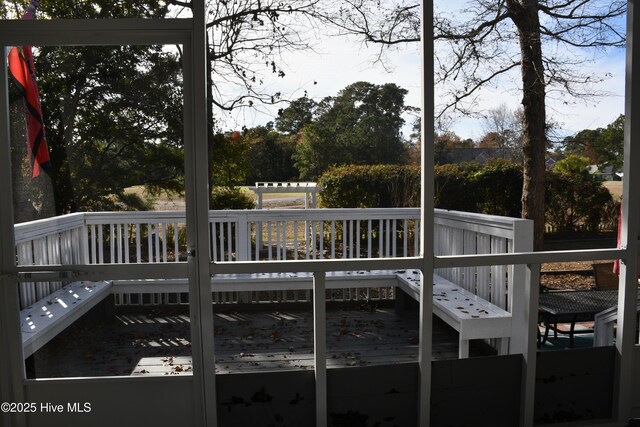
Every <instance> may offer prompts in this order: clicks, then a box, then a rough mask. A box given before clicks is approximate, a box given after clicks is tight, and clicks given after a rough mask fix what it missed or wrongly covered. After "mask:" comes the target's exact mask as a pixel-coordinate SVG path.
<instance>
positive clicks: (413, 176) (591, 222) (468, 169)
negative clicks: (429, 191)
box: [319, 160, 614, 232]
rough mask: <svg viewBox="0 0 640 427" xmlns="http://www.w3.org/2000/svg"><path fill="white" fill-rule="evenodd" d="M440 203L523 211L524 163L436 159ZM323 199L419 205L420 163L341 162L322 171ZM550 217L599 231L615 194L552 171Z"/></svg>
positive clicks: (559, 224)
mask: <svg viewBox="0 0 640 427" xmlns="http://www.w3.org/2000/svg"><path fill="white" fill-rule="evenodd" d="M434 172H435V177H434V203H435V206H436V207H437V208H442V209H449V210H460V211H467V212H478V213H485V214H491V215H502V216H511V217H519V216H520V211H521V209H522V201H521V200H522V169H521V166H520V165H517V164H514V163H510V162H507V161H504V160H492V161H489V162H488V163H487V164H484V165H480V164H477V163H469V164H462V165H452V164H448V165H437V166H436V167H435V170H434ZM319 184H320V185H321V186H322V187H323V190H322V193H321V203H322V206H324V207H329V208H376V207H416V206H420V169H419V168H417V167H412V166H387V165H385V166H341V167H334V168H332V169H330V170H329V171H327V172H326V173H325V174H324V175H322V176H321V178H320V180H319ZM545 203H546V222H547V224H549V225H550V226H551V227H552V228H553V229H556V230H561V231H569V232H574V231H578V230H580V231H585V230H587V231H598V229H599V228H601V227H603V226H604V225H606V223H607V222H611V221H609V217H608V216H609V215H610V214H609V213H610V212H612V211H614V208H612V207H611V205H612V203H613V201H612V198H611V195H610V194H609V192H608V191H607V189H606V188H604V187H603V186H602V185H601V184H600V183H598V182H596V181H595V180H593V179H592V178H591V176H589V175H584V174H582V175H574V174H558V173H553V172H548V173H547V177H546V200H545Z"/></svg>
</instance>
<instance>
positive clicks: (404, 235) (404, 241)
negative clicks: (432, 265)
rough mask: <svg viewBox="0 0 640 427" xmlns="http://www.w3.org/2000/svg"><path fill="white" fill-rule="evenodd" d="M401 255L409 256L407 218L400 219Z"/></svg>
mask: <svg viewBox="0 0 640 427" xmlns="http://www.w3.org/2000/svg"><path fill="white" fill-rule="evenodd" d="M402 256H403V257H407V256H409V220H408V219H404V220H403V221H402Z"/></svg>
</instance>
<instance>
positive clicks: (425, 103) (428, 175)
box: [418, 1, 434, 427]
mask: <svg viewBox="0 0 640 427" xmlns="http://www.w3.org/2000/svg"><path fill="white" fill-rule="evenodd" d="M421 40H422V42H421V53H422V138H423V145H422V155H421V157H422V159H421V164H422V173H421V176H422V178H421V185H422V187H421V188H422V194H421V199H422V204H421V206H422V209H421V213H420V222H421V224H422V227H421V230H420V231H421V238H420V255H421V256H422V258H423V263H422V268H421V271H422V278H421V281H420V350H419V354H418V364H419V369H420V387H419V392H418V396H419V397H418V399H419V400H418V425H419V426H420V427H428V426H429V419H430V416H431V353H432V342H431V338H432V335H433V331H432V327H433V322H432V316H433V286H431V284H432V283H433V228H434V226H433V224H434V212H433V208H434V203H433V185H434V141H433V129H434V121H433V117H434V89H433V88H434V83H433V67H434V63H433V55H434V47H433V2H431V1H423V2H422V19H421Z"/></svg>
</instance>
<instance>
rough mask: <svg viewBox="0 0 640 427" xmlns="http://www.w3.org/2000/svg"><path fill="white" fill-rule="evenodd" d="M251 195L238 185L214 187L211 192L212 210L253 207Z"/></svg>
mask: <svg viewBox="0 0 640 427" xmlns="http://www.w3.org/2000/svg"><path fill="white" fill-rule="evenodd" d="M255 207H256V204H255V200H254V198H253V196H251V195H249V194H247V193H245V192H243V191H242V189H241V188H240V187H214V189H213V192H212V193H211V206H210V209H213V210H225V209H255Z"/></svg>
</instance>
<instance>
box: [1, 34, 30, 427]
mask: <svg viewBox="0 0 640 427" xmlns="http://www.w3.org/2000/svg"><path fill="white" fill-rule="evenodd" d="M0 52H2V60H1V61H0V194H3V195H4V197H5V202H4V203H0V234H1V235H2V239H0V378H2V381H0V402H24V401H25V400H24V388H23V386H22V382H23V381H24V378H25V370H24V360H23V358H22V344H21V343H22V337H21V332H20V306H19V302H18V285H17V281H16V273H17V269H16V261H15V243H14V240H15V239H14V228H13V203H11V202H9V203H7V202H6V201H7V200H9V201H11V200H13V197H12V188H11V147H10V146H11V134H10V130H9V92H8V86H7V83H8V78H7V62H6V58H7V50H6V49H5V47H4V46H3V47H2V49H0ZM0 425H5V426H26V419H25V416H24V414H9V413H4V412H3V413H0Z"/></svg>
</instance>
